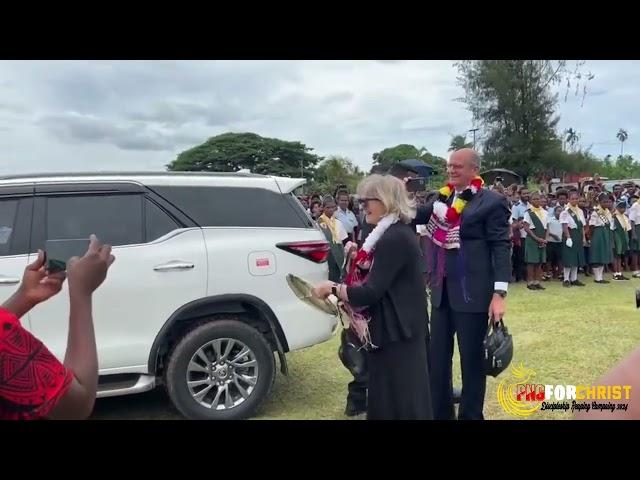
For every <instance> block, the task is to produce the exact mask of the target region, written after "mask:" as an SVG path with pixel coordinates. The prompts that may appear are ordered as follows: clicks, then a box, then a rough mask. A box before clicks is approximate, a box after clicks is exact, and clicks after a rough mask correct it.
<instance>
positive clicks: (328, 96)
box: [0, 60, 640, 174]
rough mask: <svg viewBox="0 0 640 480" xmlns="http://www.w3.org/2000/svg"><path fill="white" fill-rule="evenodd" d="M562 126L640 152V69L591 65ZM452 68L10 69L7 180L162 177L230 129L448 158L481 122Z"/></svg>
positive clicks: (224, 64) (423, 64)
mask: <svg viewBox="0 0 640 480" xmlns="http://www.w3.org/2000/svg"><path fill="white" fill-rule="evenodd" d="M585 69H586V70H590V71H591V72H593V73H594V74H595V78H594V79H593V80H592V81H591V82H590V90H591V93H590V94H589V95H588V97H587V99H586V101H585V103H584V106H583V107H581V106H580V99H577V98H575V97H573V96H571V95H570V96H569V98H568V100H567V102H566V103H565V102H564V91H563V94H562V95H561V97H562V98H561V101H560V104H559V112H560V114H561V121H560V128H559V129H560V130H564V129H565V128H567V127H573V128H574V129H576V130H577V131H578V132H579V133H580V134H581V143H582V144H583V145H584V146H585V147H588V146H589V145H592V144H593V147H592V151H593V152H594V153H596V154H597V155H600V156H604V155H606V154H609V153H610V154H613V155H617V154H618V153H619V152H620V144H619V142H617V141H616V137H615V134H616V132H617V131H618V129H619V128H621V127H622V128H625V129H627V131H628V132H629V140H628V141H627V142H626V143H625V153H630V154H633V155H634V156H635V157H636V158H638V155H639V154H640V152H637V148H638V146H640V122H639V121H638V116H637V113H638V108H637V106H638V105H639V104H640V95H639V93H640V62H638V61H593V60H591V61H588V62H587V65H586V66H585ZM461 94H462V91H461V89H460V88H459V87H458V86H457V84H456V71H455V69H454V67H453V63H452V62H451V61H346V60H343V61H116V62H112V61H22V62H15V61H0V153H1V157H0V159H1V162H0V174H7V173H24V172H42V171H84V170H87V171H97V170H145V171H146V170H163V169H164V166H165V165H166V164H167V163H169V162H170V161H171V160H173V159H174V158H175V157H176V155H177V154H178V153H180V152H181V151H183V150H185V149H187V148H190V147H192V146H195V145H198V144H200V143H202V142H203V141H205V140H206V139H207V138H209V137H211V136H214V135H217V134H219V133H223V132H227V131H235V132H255V133H257V134H259V135H263V136H269V137H278V138H282V139H285V140H299V141H302V142H303V143H305V144H307V145H308V146H309V147H313V148H314V149H315V152H316V153H318V154H320V155H323V156H327V155H332V154H337V155H345V156H347V157H349V158H351V159H352V160H353V161H354V162H355V163H356V164H358V165H360V166H361V167H363V168H365V169H368V168H370V166H371V154H372V153H373V152H376V151H379V150H380V149H382V148H385V147H389V146H394V145H397V144H399V143H410V144H413V145H416V146H417V147H422V146H424V147H426V148H427V149H428V150H429V151H430V152H432V153H434V154H437V155H440V156H446V155H447V147H448V145H449V141H450V139H451V136H452V135H454V134H458V133H463V132H465V131H466V130H468V129H469V128H472V125H471V116H470V114H469V113H468V112H467V111H466V110H465V108H464V105H463V104H461V103H459V102H456V101H454V99H455V98H457V97H459V96H461Z"/></svg>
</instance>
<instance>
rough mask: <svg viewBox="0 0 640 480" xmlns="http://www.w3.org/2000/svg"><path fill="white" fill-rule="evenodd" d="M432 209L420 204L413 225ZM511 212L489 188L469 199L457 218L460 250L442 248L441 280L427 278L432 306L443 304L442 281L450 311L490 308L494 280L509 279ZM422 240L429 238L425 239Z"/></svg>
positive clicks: (474, 310) (503, 201) (422, 220)
mask: <svg viewBox="0 0 640 480" xmlns="http://www.w3.org/2000/svg"><path fill="white" fill-rule="evenodd" d="M432 212H433V203H431V204H429V205H427V206H425V207H419V208H418V213H417V216H416V219H415V220H414V224H416V225H420V224H426V223H428V220H429V218H430V217H431V213H432ZM510 215H511V211H510V210H509V206H508V203H507V199H506V198H505V197H504V196H502V195H500V194H498V193H495V192H492V191H490V190H486V189H482V190H480V191H479V192H478V193H477V194H476V195H474V196H473V198H472V199H471V200H469V202H468V203H467V205H466V206H465V208H464V210H463V211H462V215H461V218H460V220H461V223H460V242H461V249H460V250H446V251H445V256H444V257H445V276H446V279H444V281H437V280H436V279H435V278H432V279H430V280H431V304H432V306H433V307H434V308H439V307H440V306H441V304H442V296H443V295H442V293H443V292H442V290H443V287H442V285H443V283H444V284H445V285H446V288H447V297H448V303H449V306H450V307H451V309H452V310H454V311H458V312H464V313H483V312H488V311H489V304H490V303H491V298H492V296H493V292H494V282H507V283H508V282H509V281H510V280H511V239H510V230H509V216H510ZM425 241H429V240H428V239H426V238H425ZM459 264H460V265H459ZM459 272H462V276H463V278H460V277H461V275H460V274H459ZM462 282H464V285H465V287H466V291H467V300H465V298H464V295H463V288H462Z"/></svg>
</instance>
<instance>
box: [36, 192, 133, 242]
mask: <svg viewBox="0 0 640 480" xmlns="http://www.w3.org/2000/svg"><path fill="white" fill-rule="evenodd" d="M142 200H143V197H142V196H141V195H82V196H62V197H51V198H49V199H47V221H46V227H47V229H46V238H49V239H56V240H64V239H75V238H88V237H89V235H91V234H92V233H95V234H96V235H97V236H98V238H99V239H100V240H101V241H102V242H104V243H109V244H111V245H113V246H117V245H134V244H139V243H142V242H143V222H142Z"/></svg>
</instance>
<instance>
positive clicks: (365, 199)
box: [358, 197, 380, 205]
mask: <svg viewBox="0 0 640 480" xmlns="http://www.w3.org/2000/svg"><path fill="white" fill-rule="evenodd" d="M373 200H377V201H380V199H379V198H373V197H372V198H366V197H365V198H360V199H359V200H358V201H359V202H360V203H361V204H363V205H366V204H367V203H369V202H371V201H373Z"/></svg>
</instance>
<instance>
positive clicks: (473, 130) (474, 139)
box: [469, 128, 482, 168]
mask: <svg viewBox="0 0 640 480" xmlns="http://www.w3.org/2000/svg"><path fill="white" fill-rule="evenodd" d="M478 130H480V129H479V128H472V129H471V130H469V131H470V132H473V149H474V150H475V149H476V132H477V131H478ZM478 168H482V159H481V160H480V165H478Z"/></svg>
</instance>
